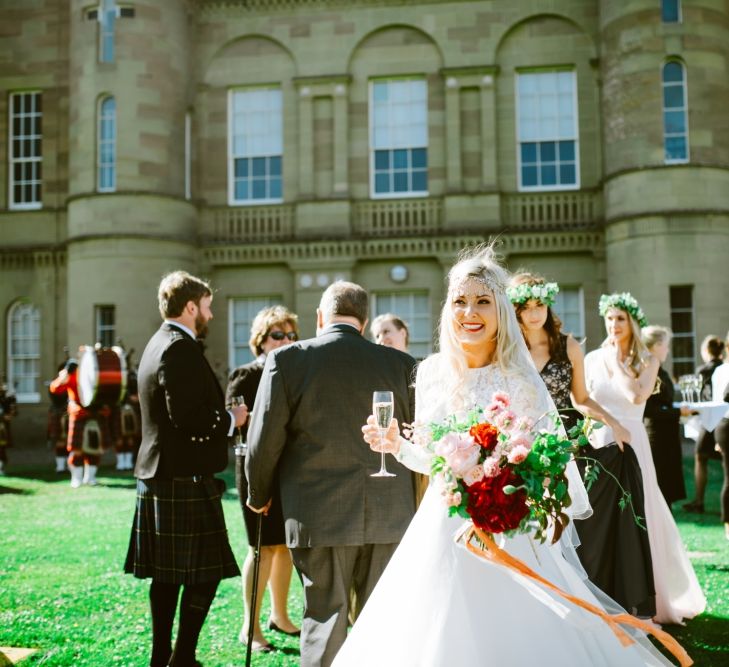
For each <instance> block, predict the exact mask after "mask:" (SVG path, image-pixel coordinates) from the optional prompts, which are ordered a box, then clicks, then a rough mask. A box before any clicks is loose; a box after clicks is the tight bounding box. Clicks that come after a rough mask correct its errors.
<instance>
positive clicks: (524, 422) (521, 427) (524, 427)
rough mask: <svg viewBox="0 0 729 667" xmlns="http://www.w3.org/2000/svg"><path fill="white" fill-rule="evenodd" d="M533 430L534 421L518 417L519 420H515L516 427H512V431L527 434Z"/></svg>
mask: <svg viewBox="0 0 729 667" xmlns="http://www.w3.org/2000/svg"><path fill="white" fill-rule="evenodd" d="M533 428H534V421H533V420H532V419H530V418H529V417H519V419H517V420H516V426H515V427H514V430H516V431H524V432H525V433H528V432H530V431H531V430H532V429H533Z"/></svg>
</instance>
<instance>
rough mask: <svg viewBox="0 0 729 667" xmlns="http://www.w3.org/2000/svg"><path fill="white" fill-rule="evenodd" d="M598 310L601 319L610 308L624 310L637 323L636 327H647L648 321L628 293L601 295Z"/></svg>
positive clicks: (636, 302)
mask: <svg viewBox="0 0 729 667" xmlns="http://www.w3.org/2000/svg"><path fill="white" fill-rule="evenodd" d="M599 308H600V315H601V316H602V317H605V314H606V313H607V311H608V310H609V309H610V308H619V309H620V310H624V311H625V312H626V313H630V316H631V317H632V318H633V319H634V320H635V321H636V322H637V323H638V326H639V327H640V328H641V329H642V328H643V327H647V326H648V320H647V319H646V317H645V313H644V312H643V309H642V308H641V307H640V305H639V304H638V301H636V299H635V297H634V296H633V295H632V294H631V293H630V292H614V293H613V294H603V295H602V296H601V297H600V306H599Z"/></svg>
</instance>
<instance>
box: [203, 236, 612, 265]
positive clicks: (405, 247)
mask: <svg viewBox="0 0 729 667" xmlns="http://www.w3.org/2000/svg"><path fill="white" fill-rule="evenodd" d="M486 240H487V238H486V237H484V236H481V235H477V234H455V235H448V236H433V237H419V238H417V237H415V238H386V239H344V240H330V241H309V242H306V241H299V242H290V243H265V244H255V245H253V244H242V243H241V244H237V245H227V246H225V247H220V246H207V247H204V248H203V249H202V252H203V255H204V257H205V260H206V261H207V262H208V263H209V264H210V265H212V266H235V265H243V264H245V265H256V264H271V263H281V264H289V265H300V264H301V263H302V262H305V263H306V264H307V265H311V264H315V263H317V262H320V263H322V264H330V263H332V262H339V263H341V262H342V261H344V262H347V263H349V262H353V261H357V260H374V259H393V258H399V259H407V258H413V259H414V258H422V257H435V258H443V257H455V256H456V255H457V254H458V253H459V252H460V251H461V250H462V249H463V248H465V247H467V246H470V245H475V244H478V243H482V242H484V241H486ZM499 241H500V242H501V248H500V250H501V251H502V252H503V253H504V254H506V255H510V254H530V253H534V254H555V253H559V254H563V253H590V254H595V253H597V254H599V253H601V252H603V249H604V243H605V241H604V234H603V233H602V232H601V231H585V232H544V233H516V234H503V235H501V236H499Z"/></svg>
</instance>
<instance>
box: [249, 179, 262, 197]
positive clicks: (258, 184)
mask: <svg viewBox="0 0 729 667" xmlns="http://www.w3.org/2000/svg"><path fill="white" fill-rule="evenodd" d="M251 183H252V184H253V199H266V181H264V180H262V179H254V180H253V181H251Z"/></svg>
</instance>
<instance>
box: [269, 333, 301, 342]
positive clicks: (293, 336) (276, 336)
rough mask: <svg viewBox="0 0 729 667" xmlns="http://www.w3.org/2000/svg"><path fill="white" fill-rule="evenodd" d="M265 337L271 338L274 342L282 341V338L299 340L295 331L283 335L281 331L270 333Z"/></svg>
mask: <svg viewBox="0 0 729 667" xmlns="http://www.w3.org/2000/svg"><path fill="white" fill-rule="evenodd" d="M266 337H267V338H273V339H274V340H283V339H284V338H288V339H289V340H292V341H296V340H299V336H298V334H297V333H296V332H295V331H289V332H288V333H284V332H283V331H271V332H270V333H269V334H268V336H266Z"/></svg>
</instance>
